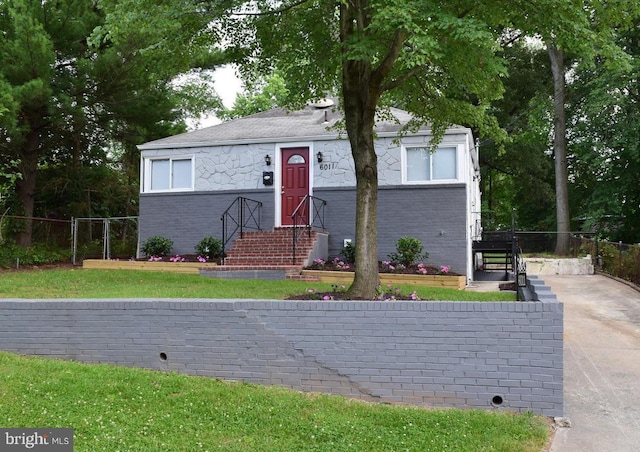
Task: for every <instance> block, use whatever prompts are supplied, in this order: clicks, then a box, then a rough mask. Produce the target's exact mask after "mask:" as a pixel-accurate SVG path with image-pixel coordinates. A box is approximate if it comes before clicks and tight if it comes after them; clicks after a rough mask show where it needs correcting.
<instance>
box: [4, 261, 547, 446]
mask: <svg viewBox="0 0 640 452" xmlns="http://www.w3.org/2000/svg"><path fill="white" fill-rule="evenodd" d="M309 289H314V290H316V291H323V290H331V285H330V284H320V283H308V282H296V281H258V280H215V279H208V278H202V277H200V276H197V275H184V274H174V273H155V272H144V271H127V270H83V269H74V270H49V271H26V272H5V273H1V274H0V298H116V297H117V298H121V297H125V298H134V297H143V298H149V297H160V298H171V297H181V298H185V297H186V298H262V299H283V298H286V297H287V296H289V295H293V294H300V293H303V292H306V291H307V290H309ZM414 289H415V290H416V291H417V293H418V295H419V296H420V297H421V298H422V299H433V300H512V299H513V295H511V294H501V293H476V292H468V291H460V290H452V289H434V288H424V287H421V288H418V287H403V288H402V290H403V293H410V292H411V291H413V290H414ZM0 427H48V428H73V429H74V437H75V448H74V450H76V451H91V452H93V451H101V450H104V451H150V452H151V451H172V452H174V451H195V450H225V451H307V450H308V451H342V450H350V451H395V450H398V451H400V450H403V451H404V450H410V451H442V450H459V451H483V450H492V451H540V450H542V449H543V447H544V446H545V444H546V442H547V439H548V435H549V430H548V428H547V423H546V419H545V418H543V417H540V416H533V415H515V414H511V413H507V412H487V411H481V410H456V409H449V410H431V409H424V408H416V407H401V406H390V405H382V404H371V403H363V402H359V401H354V400H349V399H346V398H344V397H340V396H329V395H319V394H303V393H300V392H298V391H292V390H287V389H283V388H277V387H264V386H259V385H250V384H243V383H232V382H222V381H218V380H214V379H209V378H201V377H193V376H186V375H180V374H174V373H165V372H157V371H149V370H143V369H129V368H122V367H116V366H107V365H89V364H80V363H74V362H63V361H57V360H51V359H42V358H34V357H22V356H16V355H12V354H8V353H4V352H0Z"/></svg>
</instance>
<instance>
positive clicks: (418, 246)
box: [389, 237, 429, 267]
mask: <svg viewBox="0 0 640 452" xmlns="http://www.w3.org/2000/svg"><path fill="white" fill-rule="evenodd" d="M423 250H424V247H423V246H422V242H421V241H420V240H419V239H417V238H415V237H401V238H399V239H398V241H397V242H396V252H395V253H391V254H389V259H391V261H392V262H395V263H398V264H402V265H405V266H407V267H408V266H410V265H414V264H417V263H418V262H420V261H422V260H425V259H427V258H428V257H429V253H424V254H423V253H422V251H423Z"/></svg>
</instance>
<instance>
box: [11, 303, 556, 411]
mask: <svg viewBox="0 0 640 452" xmlns="http://www.w3.org/2000/svg"><path fill="white" fill-rule="evenodd" d="M557 304H558V303H544V304H542V303H460V302H455V303H447V302H402V303H393V302H389V303H381V302H344V303H342V302H341V303H336V302H321V301H319V302H284V301H272V300H264V301H260V300H228V301H226V300H197V301H191V300H65V301H50V300H43V301H20V302H16V301H14V300H0V309H2V312H3V316H2V318H0V349H3V350H8V351H12V352H16V353H24V354H34V355H41V356H54V357H57V358H63V359H76V360H78V361H82V362H110V363H113V364H118V365H126V366H139V367H148V368H151V369H158V370H172V371H179V372H184V373H187V374H191V375H204V376H209V377H214V378H223V379H230V380H243V381H251V382H256V383H261V384H278V385H282V386H285V387H290V388H294V389H299V390H308V391H323V392H333V393H339V394H344V395H347V396H351V397H358V398H363V399H366V400H380V401H386V402H398V403H417V404H421V405H439V406H461V405H464V406H470V407H482V408H492V407H491V405H490V399H491V397H492V396H493V395H494V394H500V395H502V396H503V397H504V399H505V404H504V408H505V409H512V410H515V411H526V410H533V411H534V412H538V413H541V414H544V415H550V416H555V415H562V414H563V397H562V379H563V372H562V365H563V357H562V353H563V347H562V316H563V309H562V307H561V306H560V307H559V306H556V305H557ZM516 305H517V307H516ZM416 313H421V314H420V315H415V314H416ZM507 330H508V331H507ZM550 330H551V331H550ZM160 352H164V353H166V354H167V356H168V359H167V360H166V361H162V360H161V359H160V357H159V355H160ZM526 397H528V398H529V399H527V400H524V399H525V398H526Z"/></svg>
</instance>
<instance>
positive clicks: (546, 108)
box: [480, 37, 555, 231]
mask: <svg viewBox="0 0 640 452" xmlns="http://www.w3.org/2000/svg"><path fill="white" fill-rule="evenodd" d="M516 38H517V37H516ZM503 58H504V60H505V65H506V67H507V70H508V76H507V77H505V78H503V83H504V86H505V93H504V96H503V97H502V98H501V99H498V100H496V101H494V102H493V103H492V106H491V113H492V114H493V115H494V116H495V117H496V119H497V120H498V123H499V124H500V127H501V128H502V129H503V130H504V131H505V132H506V133H507V134H508V139H507V140H505V141H504V142H500V143H497V142H495V141H494V140H487V141H486V142H483V143H481V145H480V164H481V175H482V177H481V180H482V184H483V188H482V194H483V196H482V198H483V199H482V201H483V216H482V217H483V227H484V229H485V230H488V231H492V230H505V229H510V228H511V221H512V214H513V213H515V217H516V227H517V228H518V229H524V230H545V231H547V230H554V228H555V214H554V213H553V210H554V207H555V203H554V201H553V200H554V178H553V174H554V169H553V160H552V156H551V155H550V152H549V150H550V149H551V148H552V143H551V140H550V136H551V126H552V125H551V121H550V119H549V118H550V117H551V108H552V102H551V96H552V90H553V88H552V86H551V84H552V81H551V79H550V77H549V75H548V74H549V73H550V69H549V59H548V56H547V54H546V51H545V50H544V49H543V48H542V47H541V46H540V45H533V44H528V43H526V41H525V40H524V39H516V40H515V42H514V43H513V44H510V45H508V46H505V48H504V52H503Z"/></svg>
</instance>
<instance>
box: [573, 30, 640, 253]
mask: <svg viewBox="0 0 640 452" xmlns="http://www.w3.org/2000/svg"><path fill="white" fill-rule="evenodd" d="M639 25H640V20H638V19H636V21H635V22H634V24H633V25H632V26H630V27H626V28H625V29H620V30H619V31H618V36H617V42H618V44H619V46H620V48H622V49H624V50H625V52H626V53H627V54H628V57H629V58H628V60H627V63H628V64H619V62H615V61H614V62H612V61H611V60H610V59H607V58H598V59H597V60H596V61H595V64H593V65H583V66H580V67H579V68H578V70H577V71H576V73H575V79H574V82H573V83H572V94H573V95H572V97H573V99H574V100H573V102H572V103H571V108H570V117H571V124H570V137H571V147H570V149H571V150H572V152H573V153H574V154H575V156H576V157H575V162H574V164H573V165H572V168H571V170H572V184H571V188H572V196H573V197H574V199H575V206H574V210H576V211H578V212H580V213H581V216H582V218H583V219H584V221H585V225H584V227H585V228H587V229H590V230H596V231H599V232H600V233H601V235H602V236H603V237H605V238H607V239H609V240H615V241H617V240H622V241H624V242H626V243H637V242H639V241H640V117H639V116H638V106H639V104H640V81H639V80H638V73H640V28H639Z"/></svg>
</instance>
